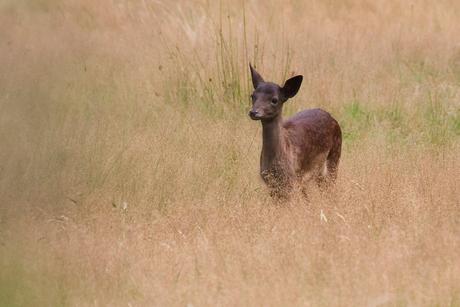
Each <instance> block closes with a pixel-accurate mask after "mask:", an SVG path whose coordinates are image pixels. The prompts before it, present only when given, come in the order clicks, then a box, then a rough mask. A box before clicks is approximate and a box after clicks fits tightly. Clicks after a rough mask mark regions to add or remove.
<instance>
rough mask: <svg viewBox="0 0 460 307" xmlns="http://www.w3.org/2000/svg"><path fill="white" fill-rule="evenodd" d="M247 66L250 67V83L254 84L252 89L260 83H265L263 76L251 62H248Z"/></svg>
mask: <svg viewBox="0 0 460 307" xmlns="http://www.w3.org/2000/svg"><path fill="white" fill-rule="evenodd" d="M249 68H251V78H252V85H254V89H257V88H258V87H259V86H260V85H261V84H263V83H265V81H264V78H262V76H261V75H260V74H259V73H258V72H257V70H255V69H254V68H253V67H252V65H251V63H249Z"/></svg>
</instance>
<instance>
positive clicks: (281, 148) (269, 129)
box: [261, 116, 286, 167]
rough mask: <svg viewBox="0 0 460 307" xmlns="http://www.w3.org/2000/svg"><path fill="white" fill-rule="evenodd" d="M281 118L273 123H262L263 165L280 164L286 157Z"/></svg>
mask: <svg viewBox="0 0 460 307" xmlns="http://www.w3.org/2000/svg"><path fill="white" fill-rule="evenodd" d="M284 133H285V132H284V128H283V125H282V119H281V116H279V117H277V118H276V119H274V120H272V121H262V138H263V144H262V155H261V164H262V165H265V166H266V167H268V166H269V165H273V164H278V163H279V162H280V161H282V160H284V158H285V155H286V141H285V137H284Z"/></svg>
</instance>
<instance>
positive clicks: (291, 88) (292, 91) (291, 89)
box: [281, 76, 303, 99]
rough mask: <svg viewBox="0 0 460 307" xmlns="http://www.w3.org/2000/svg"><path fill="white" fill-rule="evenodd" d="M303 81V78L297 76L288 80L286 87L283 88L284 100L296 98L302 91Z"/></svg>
mask: <svg viewBox="0 0 460 307" xmlns="http://www.w3.org/2000/svg"><path fill="white" fill-rule="evenodd" d="M302 80H303V77H302V76H295V77H292V78H291V79H289V80H287V81H286V83H284V86H283V87H282V88H281V93H282V94H283V96H284V98H286V99H289V98H292V97H294V96H295V95H296V94H297V92H298V91H299V89H300V85H301V84H302Z"/></svg>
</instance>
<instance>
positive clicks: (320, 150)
mask: <svg viewBox="0 0 460 307" xmlns="http://www.w3.org/2000/svg"><path fill="white" fill-rule="evenodd" d="M250 68H251V75H252V81H253V85H254V92H253V94H252V95H251V97H252V108H251V110H250V111H249V116H250V117H251V119H253V120H260V121H261V122H262V128H263V146H262V153H261V156H260V174H261V177H262V179H263V180H264V182H265V183H266V184H267V185H268V187H269V188H270V190H271V191H270V193H271V195H272V196H274V197H277V198H279V197H283V198H285V197H288V196H289V193H290V192H291V190H292V188H293V187H294V185H295V184H296V183H299V184H300V185H304V184H305V183H306V182H308V181H309V180H311V179H315V180H316V181H317V182H318V184H321V185H328V184H329V183H330V182H332V181H333V180H334V179H335V178H336V177H337V171H338V165H339V159H340V154H341V149H342V132H341V130H340V126H339V124H338V123H337V121H336V120H335V119H334V118H333V117H332V116H331V115H330V114H329V113H328V112H326V111H324V110H322V109H310V110H305V111H301V112H299V113H297V114H296V115H294V116H293V117H291V118H288V119H286V120H285V121H283V120H282V108H283V104H284V102H286V100H288V99H289V98H292V97H294V96H295V95H296V94H297V92H298V90H299V88H300V85H301V83H302V79H303V77H302V76H296V77H293V78H291V79H289V80H287V81H286V83H285V85H284V86H283V87H280V86H278V85H276V84H274V83H269V82H265V81H264V80H263V78H262V77H261V76H260V74H259V73H258V72H257V71H256V70H255V69H254V68H252V66H251V65H250Z"/></svg>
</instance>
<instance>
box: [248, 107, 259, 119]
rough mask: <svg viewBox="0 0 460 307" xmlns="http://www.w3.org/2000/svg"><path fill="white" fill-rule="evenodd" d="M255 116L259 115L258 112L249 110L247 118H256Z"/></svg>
mask: <svg viewBox="0 0 460 307" xmlns="http://www.w3.org/2000/svg"><path fill="white" fill-rule="evenodd" d="M257 114H259V110H253V109H251V110H249V113H248V115H249V117H251V118H254V117H257Z"/></svg>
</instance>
